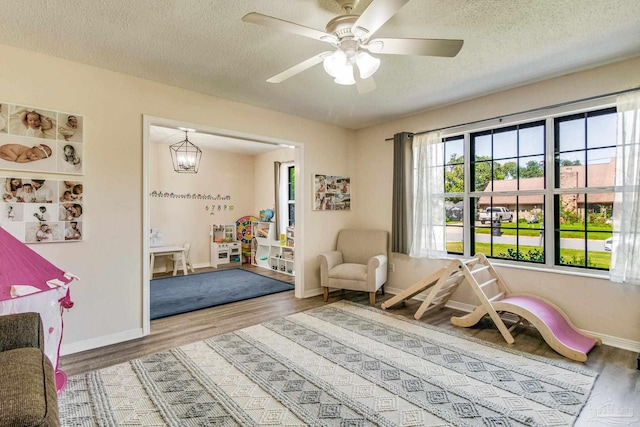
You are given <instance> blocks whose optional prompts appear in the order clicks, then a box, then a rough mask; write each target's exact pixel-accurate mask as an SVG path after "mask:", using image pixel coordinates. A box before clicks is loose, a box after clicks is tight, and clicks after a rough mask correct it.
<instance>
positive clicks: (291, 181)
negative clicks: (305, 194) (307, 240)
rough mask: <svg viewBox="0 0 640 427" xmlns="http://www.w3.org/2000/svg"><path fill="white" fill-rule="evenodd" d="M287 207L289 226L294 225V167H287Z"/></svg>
mask: <svg viewBox="0 0 640 427" xmlns="http://www.w3.org/2000/svg"><path fill="white" fill-rule="evenodd" d="M287 176H288V180H287V189H288V193H289V194H288V197H287V205H288V209H289V225H290V226H293V225H295V224H296V168H295V167H294V166H288V167H287Z"/></svg>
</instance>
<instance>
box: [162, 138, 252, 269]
mask: <svg viewBox="0 0 640 427" xmlns="http://www.w3.org/2000/svg"><path fill="white" fill-rule="evenodd" d="M182 139H184V138H182ZM179 141H181V139H177V140H176V141H174V142H179ZM149 145H150V147H149V148H150V150H149V187H150V189H151V191H160V192H163V193H165V192H168V193H175V194H179V195H182V194H186V193H189V194H194V193H195V194H204V195H207V196H209V195H211V196H212V197H214V198H215V197H218V195H220V196H221V197H226V196H229V197H230V198H231V199H230V200H208V199H196V198H194V199H186V198H178V197H176V198H158V197H151V198H150V199H149V212H150V223H151V224H150V225H151V228H153V229H160V230H162V231H163V235H164V244H165V245H178V246H182V245H183V244H184V243H187V242H188V243H191V252H190V257H191V262H192V263H193V265H194V266H196V267H205V266H208V265H210V238H209V230H210V228H211V225H212V224H235V222H236V220H237V219H238V218H240V217H242V216H245V215H255V214H254V209H253V198H254V187H253V186H252V185H248V184H247V183H249V182H252V181H253V179H254V163H255V162H254V158H255V156H252V155H246V154H236V153H230V152H225V151H217V150H207V149H203V150H202V159H201V163H200V169H199V171H198V173H197V174H186V173H176V172H175V171H174V170H173V165H172V163H171V156H170V154H169V149H168V146H167V145H165V144H149ZM164 258H166V257H164ZM164 261H166V259H161V258H157V261H156V269H155V271H164V268H165V266H166V262H164Z"/></svg>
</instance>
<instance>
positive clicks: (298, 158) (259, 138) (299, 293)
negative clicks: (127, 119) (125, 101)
mask: <svg viewBox="0 0 640 427" xmlns="http://www.w3.org/2000/svg"><path fill="white" fill-rule="evenodd" d="M142 119H143V135H142V142H143V143H142V161H143V167H142V173H143V177H142V193H143V194H144V197H143V198H142V200H143V202H142V203H143V206H142V218H143V220H142V222H143V224H142V236H141V238H142V248H143V250H142V252H143V253H142V276H143V277H142V334H143V335H149V334H150V333H151V319H150V311H149V308H150V304H149V303H150V295H149V293H150V290H149V282H150V280H151V272H150V271H149V257H150V254H149V230H150V227H151V221H150V215H151V213H150V211H149V194H150V192H151V189H150V187H149V166H150V165H149V161H150V160H149V152H150V147H149V144H150V143H151V142H150V141H149V135H150V128H151V126H154V125H155V126H164V127H174V128H179V127H187V128H191V129H195V130H196V131H198V132H202V133H207V134H211V135H218V136H223V137H227V138H234V139H239V140H244V141H253V142H257V143H261V144H269V145H278V146H287V147H294V148H295V150H294V162H295V168H296V190H295V198H296V208H295V209H296V237H295V238H296V246H295V254H296V255H295V272H296V275H295V296H296V298H302V297H303V295H304V289H303V286H304V281H303V280H302V278H303V277H304V262H303V260H304V250H303V249H304V240H303V238H302V236H304V209H303V206H305V204H304V191H303V189H304V174H303V173H302V170H304V165H303V163H304V155H303V154H304V145H303V144H302V143H300V142H294V141H287V140H282V139H278V138H271V137H266V136H263V135H254V134H249V133H244V132H236V131H232V130H229V129H219V128H213V127H210V126H204V125H198V124H194V123H185V122H182V121H177V120H172V119H165V118H161V117H155V116H149V115H143V118H142Z"/></svg>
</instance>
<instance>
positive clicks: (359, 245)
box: [318, 230, 389, 306]
mask: <svg viewBox="0 0 640 427" xmlns="http://www.w3.org/2000/svg"><path fill="white" fill-rule="evenodd" d="M388 249H389V233H388V232H387V231H384V230H341V231H340V232H339V233H338V242H337V244H336V250H335V251H331V252H325V253H322V254H320V255H318V262H319V263H320V285H321V286H322V287H323V292H324V300H325V301H327V299H328V298H329V288H336V289H349V290H353V291H363V292H369V303H370V304H371V305H372V306H374V305H375V304H376V292H377V291H378V289H380V288H382V292H383V295H384V287H383V285H384V284H385V282H386V281H387V253H388Z"/></svg>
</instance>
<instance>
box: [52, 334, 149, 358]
mask: <svg viewBox="0 0 640 427" xmlns="http://www.w3.org/2000/svg"><path fill="white" fill-rule="evenodd" d="M143 336H144V334H143V332H142V328H139V329H131V330H129V331H124V332H119V333H117V334H112V335H105V336H103V337H98V338H92V339H89V340H85V341H78V342H74V343H70V344H64V343H63V344H62V345H61V346H60V356H66V355H68V354H75V353H80V352H82V351H87V350H93V349H95V348H100V347H104V346H107V345H112V344H118V343H121V342H125V341H130V340H135V339H138V338H142V337H143Z"/></svg>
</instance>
